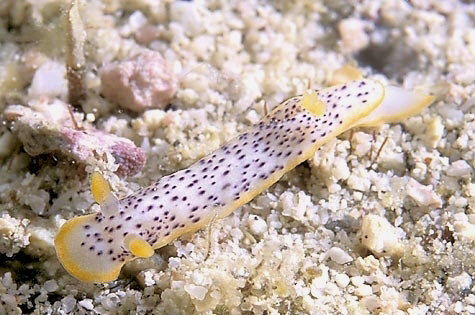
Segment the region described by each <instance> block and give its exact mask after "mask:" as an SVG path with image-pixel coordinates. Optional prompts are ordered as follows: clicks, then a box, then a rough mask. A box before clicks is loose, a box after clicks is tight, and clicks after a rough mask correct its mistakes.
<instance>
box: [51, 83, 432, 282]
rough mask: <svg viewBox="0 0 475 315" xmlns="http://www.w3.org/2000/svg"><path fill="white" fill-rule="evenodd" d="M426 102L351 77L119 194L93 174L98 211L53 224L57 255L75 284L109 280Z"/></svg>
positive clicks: (301, 98)
mask: <svg viewBox="0 0 475 315" xmlns="http://www.w3.org/2000/svg"><path fill="white" fill-rule="evenodd" d="M432 101H433V97H431V96H426V95H423V94H421V93H417V92H412V91H407V90H404V89H401V88H397V87H392V86H386V87H385V86H383V85H382V84H381V83H379V82H378V81H373V80H368V79H365V80H357V81H351V82H347V83H345V84H341V85H337V86H333V87H329V88H326V89H323V90H319V91H310V92H307V93H305V94H304V95H300V96H296V97H292V98H290V99H288V100H286V101H284V102H283V103H282V104H280V105H279V106H277V107H276V108H275V109H274V110H273V111H272V112H271V113H270V114H269V115H267V116H266V117H265V118H264V119H263V120H262V121H260V122H259V123H257V124H256V125H254V126H253V127H252V128H251V129H250V130H249V131H247V132H245V133H243V134H241V135H239V136H237V137H236V138H234V139H233V140H231V141H230V142H228V143H226V144H225V145H223V146H222V147H221V148H219V149H218V150H216V151H214V152H212V153H210V154H209V155H208V156H206V157H204V158H202V159H201V160H199V161H197V162H196V163H194V164H193V165H191V166H190V167H188V168H187V169H183V170H180V171H178V172H176V173H174V174H171V175H168V176H164V177H163V178H161V179H160V180H159V181H157V182H156V183H154V184H152V185H151V186H149V187H146V188H143V189H141V190H139V191H137V192H135V193H133V194H132V195H129V196H127V197H125V198H123V199H120V200H119V199H117V198H116V197H115V196H114V194H113V193H112V192H111V191H110V188H109V185H108V183H107V181H105V179H104V178H102V176H101V175H99V173H94V174H93V176H92V192H93V195H94V198H95V200H96V201H97V202H98V203H99V204H100V205H101V209H102V211H101V212H99V213H92V214H89V215H85V216H80V217H76V218H73V219H71V220H69V221H67V222H66V223H65V224H64V225H63V226H62V227H61V228H60V230H59V232H58V234H57V236H56V239H55V246H56V251H57V254H58V257H59V260H60V261H61V263H62V264H63V266H64V267H65V268H66V270H67V271H69V272H70V273H71V274H72V275H73V276H74V277H76V278H78V279H80V280H82V281H87V282H107V281H112V280H114V279H116V278H117V276H118V275H119V272H120V270H121V268H122V266H123V265H124V264H125V263H127V262H128V261H130V260H133V259H135V258H137V257H150V256H151V255H153V252H154V249H156V248H159V247H162V246H164V245H166V244H168V243H169V242H171V241H172V240H173V239H175V238H177V237H179V236H180V235H182V234H184V233H187V232H190V231H195V230H197V229H199V228H201V227H203V226H204V225H206V224H207V223H209V222H210V220H212V219H213V218H222V217H225V216H227V215H229V214H230V213H231V212H232V211H233V210H234V209H236V208H238V207H240V206H241V205H243V204H245V203H247V202H248V201H250V200H251V199H252V198H254V197H255V196H256V195H258V194H259V193H261V192H262V191H263V190H265V189H266V188H268V187H269V186H271V185H272V184H273V183H275V182H276V181H278V180H279V178H281V177H282V175H284V174H285V173H286V172H288V171H289V170H291V169H293V168H294V167H295V166H297V165H298V164H300V163H301V162H303V161H305V160H307V159H308V158H310V157H311V156H312V155H313V154H314V152H315V151H316V150H317V149H318V148H319V147H320V146H321V145H323V144H324V143H326V142H327V141H329V140H330V139H332V138H334V137H336V136H337V135H339V134H341V133H342V132H344V131H346V130H348V129H350V128H352V127H355V126H376V125H379V124H382V123H385V122H394V121H398V120H401V119H404V118H406V117H408V116H410V115H413V114H415V113H417V112H419V111H421V110H422V109H423V108H424V107H426V106H427V105H429V104H430V103H431V102H432Z"/></svg>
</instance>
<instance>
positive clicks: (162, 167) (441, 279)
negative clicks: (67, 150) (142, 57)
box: [0, 0, 475, 315]
mask: <svg viewBox="0 0 475 315" xmlns="http://www.w3.org/2000/svg"><path fill="white" fill-rule="evenodd" d="M68 8H69V2H68V1H61V0H41V1H32V0H30V1H29V0H2V1H1V2H0V110H1V111H4V110H5V109H6V108H7V106H9V105H13V104H20V105H26V106H29V107H32V108H36V109H35V110H37V109H38V108H41V107H42V106H48V104H51V103H54V102H64V101H66V100H67V87H66V85H65V84H66V81H65V79H64V63H65V59H66V49H65V47H66V45H67V38H66V37H67V36H66V33H67V32H66V31H65V16H66V15H67V12H68V11H67V10H68ZM79 13H80V16H81V17H82V22H83V23H84V30H85V34H86V40H85V42H84V47H82V49H83V52H84V56H85V64H84V69H85V70H84V85H85V90H86V95H85V98H84V99H83V100H82V101H81V106H78V107H75V109H74V111H75V116H76V119H77V120H78V121H84V122H85V123H86V122H87V123H90V124H91V125H94V126H95V127H96V128H98V129H100V130H103V131H105V132H108V133H112V134H116V135H118V136H121V137H125V138H128V139H131V140H132V141H134V143H135V144H136V145H137V146H139V147H141V148H142V149H143V150H144V152H145V153H146V157H147V162H146V165H145V167H144V169H143V170H142V171H141V172H139V173H138V174H136V175H134V176H129V177H118V176H116V175H114V171H115V170H116V168H117V165H115V163H114V161H111V160H110V159H109V160H108V163H107V164H105V165H102V167H103V170H104V173H105V174H106V175H107V176H108V178H109V179H110V180H111V182H112V185H113V187H114V190H115V191H116V193H117V194H118V195H120V196H124V195H126V194H128V193H130V192H132V191H134V190H137V189H138V188H139V187H140V186H144V185H148V184H150V183H152V182H153V181H154V180H156V179H158V178H160V177H161V176H163V175H166V174H169V173H171V172H174V171H176V170H179V169H181V168H183V167H186V166H187V165H189V164H191V163H192V162H194V161H196V160H197V159H198V158H200V157H202V156H204V155H205V154H207V153H209V152H211V151H212V150H213V149H216V148H218V147H219V146H220V145H221V144H223V143H224V142H225V141H226V140H228V139H231V138H232V137H234V136H235V135H237V134H238V133H239V132H241V131H243V130H246V128H248V127H249V126H250V125H252V124H253V123H255V122H257V121H258V120H259V119H260V118H261V117H262V116H263V115H264V112H265V110H266V107H267V109H272V108H273V107H274V106H276V105H277V104H278V103H279V102H281V101H282V100H284V99H285V98H287V97H290V96H293V95H297V94H300V93H302V92H304V91H305V90H306V89H307V88H308V87H312V88H319V87H324V86H326V85H328V84H329V82H330V81H331V77H332V73H333V72H334V71H335V70H336V69H338V68H340V67H342V66H344V65H347V64H350V65H354V66H356V67H358V68H359V69H361V70H362V71H363V73H364V74H365V76H367V77H369V78H374V79H378V80H381V81H382V82H389V83H393V84H400V85H402V86H405V87H408V88H417V89H420V90H423V91H426V92H429V93H432V94H434V95H435V96H436V102H435V103H434V104H433V105H432V106H431V107H430V108H428V109H426V110H424V112H423V113H422V114H420V115H418V116H415V117H412V118H409V119H407V120H405V121H404V122H402V123H400V124H393V125H384V126H382V127H380V128H377V129H365V128H361V129H358V130H354V131H353V132H352V133H350V132H347V133H345V134H343V135H341V136H339V137H338V139H335V140H334V141H331V142H330V143H328V144H327V145H325V146H324V147H323V148H322V150H320V151H318V152H317V153H316V154H315V156H314V158H313V159H310V160H308V161H307V162H305V163H303V164H302V165H300V166H298V167H297V168H296V169H295V170H293V171H291V172H290V173H289V174H287V175H286V176H284V178H282V179H281V180H280V181H279V182H278V183H277V184H275V185H274V186H272V187H271V188H270V189H268V190H267V191H266V192H264V193H263V194H261V195H260V196H258V197H257V198H255V199H254V200H253V201H252V202H250V203H249V204H247V205H245V206H243V207H242V208H240V209H238V210H237V211H235V212H234V213H233V214H232V215H230V216H229V217H227V218H225V219H223V220H217V221H215V222H213V224H211V225H210V226H209V227H208V228H206V229H203V230H200V231H199V232H197V233H195V234H193V235H187V236H183V237H181V238H179V239H178V240H176V241H175V242H173V243H172V244H170V245H169V246H166V247H164V248H162V249H159V250H157V251H156V254H155V255H154V256H153V257H152V258H150V259H145V260H137V261H134V262H132V263H130V264H128V265H126V266H125V268H124V269H123V271H122V273H121V276H120V278H119V280H117V281H114V282H112V283H109V284H99V285H94V284H87V283H81V282H79V281H77V280H75V279H74V278H72V277H71V276H70V275H69V274H67V273H66V271H65V270H64V269H63V268H62V266H61V265H60V263H59V262H58V260H57V258H56V255H55V250H54V244H53V239H54V235H55V233H56V231H57V230H58V228H59V226H60V225H61V224H62V223H64V221H65V220H66V219H68V218H71V217H73V216H76V215H80V214H84V213H87V212H89V211H92V210H90V206H91V205H92V204H93V199H92V195H91V193H90V188H89V181H88V174H90V172H91V171H92V169H93V168H92V167H79V166H78V164H77V163H73V162H72V161H70V160H68V159H64V158H61V157H57V156H55V155H53V154H49V155H48V154H43V155H40V156H38V157H30V156H29V155H28V154H27V153H26V152H25V150H24V149H23V147H22V144H21V142H20V141H19V140H18V139H17V138H16V136H15V135H12V134H11V133H10V132H9V131H8V130H9V129H10V128H12V126H10V125H9V124H7V123H3V124H2V126H1V128H2V129H1V130H0V134H1V136H0V163H1V166H0V167H1V168H0V174H1V175H0V314H12V315H13V314H220V315H224V314H357V315H363V314H410V315H416V314H475V288H474V285H473V280H474V279H473V275H474V272H475V255H474V254H475V247H474V242H475V210H474V207H475V183H473V167H474V163H475V156H474V152H475V151H474V150H475V115H474V113H475V84H474V82H475V5H474V3H473V2H472V1H462V0H460V1H455V0H454V1H452V0H412V1H403V0H387V1H371V0H362V1H339V0H328V1H323V0H322V1H305V0H299V1H297V0H296V1H283V0H282V1H255V0H230V1H225V0H222V1H219V0H215V1H213V0H210V1H201V0H195V1H175V2H171V1H158V0H157V1H156V0H103V1H99V0H91V1H83V3H82V4H81V5H80V9H79ZM143 32H147V33H146V34H143ZM146 49H150V50H155V51H158V52H160V53H161V54H162V56H163V57H164V58H165V59H166V60H167V62H168V63H169V65H170V67H171V69H172V71H173V73H174V75H175V76H176V78H177V81H178V88H177V91H176V94H175V95H174V96H173V98H172V99H171V100H170V102H169V104H168V105H167V106H166V107H164V108H163V109H153V110H146V111H143V112H131V111H127V110H123V109H121V108H119V107H118V106H117V105H116V104H115V103H114V102H111V101H109V100H108V99H106V98H104V97H103V95H102V94H101V80H100V77H99V76H98V69H99V68H100V67H101V66H102V65H103V64H107V63H110V62H113V61H119V60H124V59H127V58H130V57H131V56H134V55H136V54H137V53H139V52H140V51H143V50H146ZM45 62H50V63H53V64H55V65H56V68H55V69H59V70H57V71H53V74H55V75H49V74H48V75H46V76H45V75H43V76H41V75H39V74H38V75H36V73H35V72H36V71H37V70H38V69H39V68H40V67H41V65H42V64H43V63H45ZM58 65H59V66H58ZM58 73H59V75H58ZM32 80H36V82H35V84H32ZM383 143H385V144H384V147H383V148H382V149H381V150H379V149H380V147H381V145H382V144H383ZM378 151H380V152H379V155H378V154H377V153H378Z"/></svg>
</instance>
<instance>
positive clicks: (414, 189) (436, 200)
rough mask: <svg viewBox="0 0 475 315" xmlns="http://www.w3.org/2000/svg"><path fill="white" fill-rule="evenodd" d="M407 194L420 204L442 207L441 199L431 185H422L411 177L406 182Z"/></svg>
mask: <svg viewBox="0 0 475 315" xmlns="http://www.w3.org/2000/svg"><path fill="white" fill-rule="evenodd" d="M407 194H408V195H409V196H410V197H411V198H412V199H414V200H415V201H416V202H417V203H418V204H419V205H421V206H426V207H435V208H440V207H442V199H441V198H440V197H439V195H437V194H436V192H435V191H434V190H433V189H432V187H431V186H425V185H422V184H420V183H419V182H418V181H416V180H415V179H413V178H410V179H409V182H408V183H407Z"/></svg>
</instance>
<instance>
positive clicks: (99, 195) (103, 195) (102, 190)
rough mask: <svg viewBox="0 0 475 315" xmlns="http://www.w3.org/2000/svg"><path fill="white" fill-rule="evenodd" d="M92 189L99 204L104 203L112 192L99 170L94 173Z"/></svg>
mask: <svg viewBox="0 0 475 315" xmlns="http://www.w3.org/2000/svg"><path fill="white" fill-rule="evenodd" d="M91 191H92V196H93V197H94V200H95V201H96V202H97V203H98V204H103V203H104V202H105V201H106V199H107V197H108V196H109V195H110V193H111V189H110V186H109V183H108V182H107V180H106V179H105V178H104V176H102V175H101V173H99V172H94V173H92V176H91Z"/></svg>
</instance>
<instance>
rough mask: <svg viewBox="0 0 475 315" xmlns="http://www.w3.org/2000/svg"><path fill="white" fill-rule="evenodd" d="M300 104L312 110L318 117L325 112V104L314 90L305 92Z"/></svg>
mask: <svg viewBox="0 0 475 315" xmlns="http://www.w3.org/2000/svg"><path fill="white" fill-rule="evenodd" d="M300 106H302V107H303V108H305V109H306V110H308V111H309V112H311V113H312V114H314V115H315V116H317V117H320V116H323V114H325V104H324V103H323V102H322V101H321V100H319V99H318V96H317V93H316V92H315V91H313V90H309V91H307V92H305V94H304V95H303V97H302V100H301V101H300Z"/></svg>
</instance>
